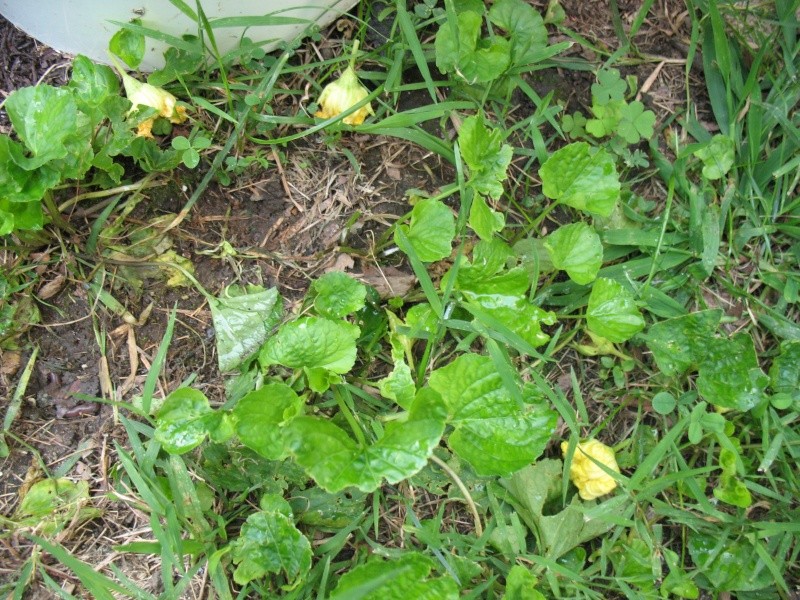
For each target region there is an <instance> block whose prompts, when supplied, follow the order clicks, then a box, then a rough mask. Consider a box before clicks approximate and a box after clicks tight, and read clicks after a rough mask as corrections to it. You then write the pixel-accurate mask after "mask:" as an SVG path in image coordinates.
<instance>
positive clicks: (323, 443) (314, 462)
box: [286, 388, 446, 493]
mask: <svg viewBox="0 0 800 600" xmlns="http://www.w3.org/2000/svg"><path fill="white" fill-rule="evenodd" d="M445 418H446V410H445V406H444V403H443V402H442V399H441V398H440V397H439V394H437V393H436V392H434V391H433V390H431V389H429V388H422V389H421V390H420V391H419V392H417V397H416V399H415V400H414V403H413V404H412V405H411V409H410V410H409V412H408V415H407V417H406V418H405V419H404V420H395V421H391V422H390V423H388V424H387V425H386V429H385V432H384V434H383V437H381V439H379V440H378V441H377V442H375V443H374V444H372V445H371V446H366V447H363V448H362V447H359V446H358V444H356V442H354V441H353V439H352V438H351V437H350V436H348V435H347V433H345V432H344V430H342V429H341V428H339V427H338V426H337V425H335V424H333V423H332V422H330V421H328V420H326V419H322V418H318V417H297V418H296V419H294V420H293V421H292V422H290V423H289V424H288V425H287V426H286V444H287V447H288V448H289V449H290V450H291V452H292V454H293V455H294V456H295V459H296V461H297V464H299V465H300V466H301V467H303V468H304V469H305V470H306V472H307V473H308V474H309V475H310V476H311V477H313V478H314V480H315V481H316V482H317V484H318V485H319V486H320V487H322V488H323V489H325V490H327V491H329V492H331V493H335V492H339V491H341V490H343V489H344V488H346V487H348V486H355V487H357V488H358V489H360V490H361V491H364V492H372V491H374V490H376V489H377V488H378V487H380V485H381V483H382V481H383V479H386V480H387V481H388V482H389V483H397V482H398V481H402V480H403V479H407V478H409V477H411V476H412V475H414V474H415V473H417V472H418V471H419V470H420V469H422V467H424V466H425V464H426V463H427V462H428V458H429V457H430V455H431V453H432V452H433V449H434V448H435V447H436V446H438V444H439V441H440V440H441V437H442V434H443V433H444V423H445Z"/></svg>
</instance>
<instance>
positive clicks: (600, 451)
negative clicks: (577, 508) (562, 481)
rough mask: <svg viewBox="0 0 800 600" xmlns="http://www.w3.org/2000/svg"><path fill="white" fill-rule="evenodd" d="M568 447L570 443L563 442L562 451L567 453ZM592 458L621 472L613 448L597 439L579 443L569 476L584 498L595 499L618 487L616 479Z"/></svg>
mask: <svg viewBox="0 0 800 600" xmlns="http://www.w3.org/2000/svg"><path fill="white" fill-rule="evenodd" d="M568 448H569V444H568V443H567V442H562V444H561V451H562V452H563V453H564V454H565V455H566V453H567V449H568ZM592 459H594V460H596V461H597V462H599V463H601V464H603V465H604V466H606V467H607V468H608V469H610V470H611V471H615V472H617V473H619V466H618V465H617V459H616V457H615V456H614V451H613V450H612V449H611V448H609V447H608V446H606V445H605V444H603V443H602V442H598V441H597V440H589V441H587V442H583V443H580V444H578V447H577V448H576V449H575V454H573V456H572V464H571V465H570V468H569V478H570V479H571V480H572V483H574V484H575V487H577V488H578V493H579V494H580V496H581V498H583V499H584V500H594V499H595V498H599V497H600V496H604V495H605V494H608V493H610V492H611V491H612V490H613V489H614V488H616V487H617V482H616V480H615V479H614V478H613V477H611V476H610V475H609V474H608V473H606V472H605V471H603V469H601V468H600V467H599V466H597V464H595V463H594V462H593V461H592Z"/></svg>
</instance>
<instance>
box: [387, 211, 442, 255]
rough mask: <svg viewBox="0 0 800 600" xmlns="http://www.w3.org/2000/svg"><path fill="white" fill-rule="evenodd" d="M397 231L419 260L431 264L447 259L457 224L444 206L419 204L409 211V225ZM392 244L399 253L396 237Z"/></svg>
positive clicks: (400, 244) (399, 243)
mask: <svg viewBox="0 0 800 600" xmlns="http://www.w3.org/2000/svg"><path fill="white" fill-rule="evenodd" d="M399 227H400V228H401V229H402V230H403V233H405V234H406V237H407V238H408V241H409V243H410V244H411V246H412V248H413V249H414V252H416V253H417V256H418V257H419V259H420V260H422V261H424V262H434V261H437V260H441V259H443V258H446V257H448V256H450V252H451V249H452V244H453V238H454V237H455V235H456V221H455V218H454V217H453V211H451V210H450V209H449V208H448V207H447V205H446V204H444V203H443V202H440V201H439V200H432V199H430V200H420V201H419V202H417V203H416V204H415V205H414V208H413V209H412V210H411V222H410V223H409V224H408V225H407V226H406V225H399ZM394 241H395V244H397V245H398V246H400V247H401V249H402V243H401V242H400V241H399V239H398V236H397V234H395V237H394ZM403 251H404V252H405V250H403Z"/></svg>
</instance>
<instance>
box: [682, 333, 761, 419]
mask: <svg viewBox="0 0 800 600" xmlns="http://www.w3.org/2000/svg"><path fill="white" fill-rule="evenodd" d="M768 383H769V378H768V377H767V376H766V375H765V374H764V372H763V371H762V370H761V369H760V368H759V366H758V358H757V357H756V350H755V347H754V346H753V338H751V337H750V336H749V335H747V334H746V333H738V334H736V335H734V336H733V337H731V338H713V339H710V340H709V341H708V343H707V348H706V354H705V357H704V358H703V362H702V363H701V364H700V369H699V376H698V378H697V391H698V392H700V395H701V396H702V397H703V398H704V399H705V400H706V401H708V402H709V403H711V404H713V405H714V406H719V407H722V408H735V409H738V410H742V411H744V410H750V409H751V408H754V407H756V406H758V405H759V404H761V402H762V401H763V400H764V398H765V396H764V390H765V389H766V387H767V384H768Z"/></svg>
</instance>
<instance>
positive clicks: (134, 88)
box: [111, 56, 186, 137]
mask: <svg viewBox="0 0 800 600" xmlns="http://www.w3.org/2000/svg"><path fill="white" fill-rule="evenodd" d="M111 61H112V62H113V63H114V66H115V67H116V68H117V71H119V74H120V75H121V76H122V85H123V86H125V95H126V96H127V97H128V100H130V101H131V104H132V105H133V106H132V107H131V111H134V110H136V107H138V106H148V107H150V108H155V109H156V110H157V111H158V116H159V117H164V118H165V119H169V120H170V123H183V122H184V121H185V120H186V109H185V108H184V107H183V106H179V105H178V99H177V98H176V97H175V96H173V95H172V94H170V93H169V92H168V91H167V90H165V89H162V88H160V87H156V86H154V85H150V84H149V83H142V82H141V81H138V80H136V79H134V78H133V77H131V76H130V75H128V74H127V73H126V72H125V70H124V69H123V68H122V67H121V66H120V64H119V63H118V62H117V61H116V59H115V58H114V57H113V56H112V57H111ZM154 121H155V117H153V118H152V119H147V120H146V121H143V122H142V123H140V124H139V127H138V129H137V131H136V135H138V136H143V137H153V134H152V133H151V132H150V130H151V129H152V128H153V122H154Z"/></svg>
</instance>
